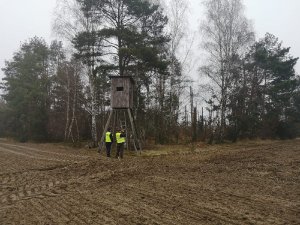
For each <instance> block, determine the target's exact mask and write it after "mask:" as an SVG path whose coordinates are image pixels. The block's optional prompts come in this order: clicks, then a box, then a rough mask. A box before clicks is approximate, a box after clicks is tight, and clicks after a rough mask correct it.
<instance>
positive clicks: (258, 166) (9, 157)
mask: <svg viewBox="0 0 300 225" xmlns="http://www.w3.org/2000/svg"><path fill="white" fill-rule="evenodd" d="M145 155H147V152H145V153H144V154H142V156H129V155H126V156H125V159H124V160H122V161H119V160H117V159H114V158H111V159H107V158H106V157H105V156H104V154H103V155H102V156H101V157H99V155H98V154H97V153H96V151H95V150H93V151H91V150H74V149H68V148H65V147H61V146H58V145H49V144H48V145H41V144H40V145H38V144H17V143H11V142H6V141H3V140H0V224H1V225H2V224H3V225H8V224H18V225H19V224H24V225H25V224H26V225H28V224H43V225H46V224H47V225H50V224H51V225H52V224H72V225H73V224H121V225H123V224H124V225H126V224H214V225H217V224H262V225H265V224H275V225H276V224H288V225H290V224H300V140H293V141H274V142H271V141H264V142H249V143H243V144H235V145H222V146H210V147H203V146H202V147H199V148H196V149H194V150H193V151H179V152H174V151H173V152H172V153H171V154H168V155H161V156H145Z"/></svg>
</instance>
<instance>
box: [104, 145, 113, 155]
mask: <svg viewBox="0 0 300 225" xmlns="http://www.w3.org/2000/svg"><path fill="white" fill-rule="evenodd" d="M111 145H112V143H111V142H105V146H106V156H107V157H110V152H111Z"/></svg>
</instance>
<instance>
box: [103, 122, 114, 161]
mask: <svg viewBox="0 0 300 225" xmlns="http://www.w3.org/2000/svg"><path fill="white" fill-rule="evenodd" d="M112 142H113V135H112V133H111V128H108V129H107V132H106V133H105V146H106V156H107V157H110V152H111V145H112Z"/></svg>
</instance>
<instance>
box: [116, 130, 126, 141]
mask: <svg viewBox="0 0 300 225" xmlns="http://www.w3.org/2000/svg"><path fill="white" fill-rule="evenodd" d="M116 140H117V144H121V143H124V142H125V138H124V137H121V132H117V133H116Z"/></svg>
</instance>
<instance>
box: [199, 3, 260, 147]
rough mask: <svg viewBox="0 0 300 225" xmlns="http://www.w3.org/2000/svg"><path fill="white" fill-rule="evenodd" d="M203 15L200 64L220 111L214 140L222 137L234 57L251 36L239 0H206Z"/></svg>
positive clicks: (249, 24) (249, 25) (221, 139)
mask: <svg viewBox="0 0 300 225" xmlns="http://www.w3.org/2000/svg"><path fill="white" fill-rule="evenodd" d="M204 6H205V8H206V18H205V20H204V21H203V23H202V24H201V31H202V34H203V38H204V39H203V47H204V50H205V51H206V53H207V61H206V63H205V65H203V66H202V67H201V68H200V72H201V74H202V75H205V76H207V77H208V78H209V79H210V81H211V85H213V86H214V91H215V93H214V94H215V95H216V98H217V100H218V110H219V112H220V113H219V115H220V121H219V135H218V136H219V137H218V139H219V140H218V141H220V142H222V141H223V139H224V133H225V127H226V111H227V104H228V97H229V88H230V85H231V80H232V77H233V73H232V71H233V69H234V65H235V60H236V58H237V57H238V56H239V55H242V54H243V52H244V51H245V49H246V47H247V46H249V44H250V43H251V42H252V41H253V39H254V34H253V32H252V27H251V23H250V22H249V20H248V19H247V18H246V17H245V15H244V6H243V4H242V1H241V0H207V1H205V2H204Z"/></svg>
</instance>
